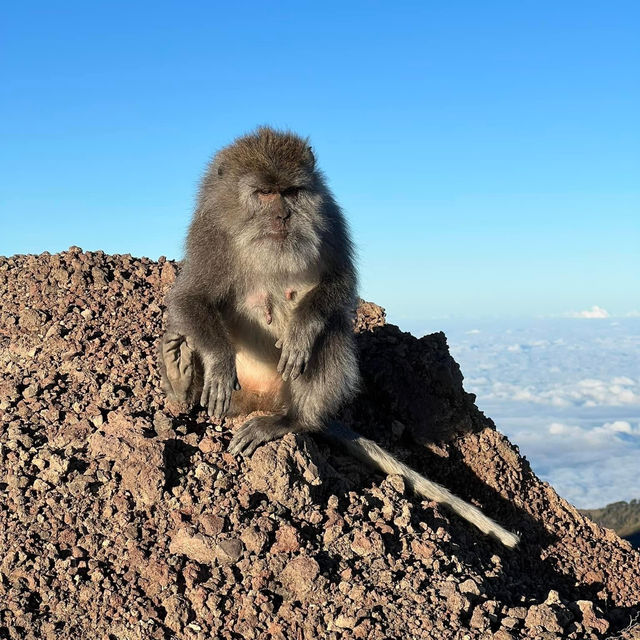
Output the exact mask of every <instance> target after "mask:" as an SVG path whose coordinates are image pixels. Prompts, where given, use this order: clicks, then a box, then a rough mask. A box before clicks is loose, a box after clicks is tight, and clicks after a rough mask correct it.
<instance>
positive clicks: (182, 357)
mask: <svg viewBox="0 0 640 640" xmlns="http://www.w3.org/2000/svg"><path fill="white" fill-rule="evenodd" d="M160 356H161V358H162V362H163V363H164V372H165V376H163V378H164V379H163V382H164V387H165V392H166V393H167V395H173V396H174V397H175V398H176V399H177V400H178V401H179V402H185V401H186V400H187V394H188V392H189V388H190V387H191V383H192V382H193V349H192V348H191V346H190V345H189V343H188V341H187V338H186V337H185V336H182V335H180V334H178V333H168V332H167V333H166V334H165V335H164V337H163V338H162V343H161V345H160Z"/></svg>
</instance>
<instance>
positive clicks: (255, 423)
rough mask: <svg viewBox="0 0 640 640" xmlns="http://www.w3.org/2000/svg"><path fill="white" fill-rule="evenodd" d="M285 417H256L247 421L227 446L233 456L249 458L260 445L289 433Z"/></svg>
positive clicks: (289, 428)
mask: <svg viewBox="0 0 640 640" xmlns="http://www.w3.org/2000/svg"><path fill="white" fill-rule="evenodd" d="M291 430H292V429H291V426H290V425H289V424H288V421H287V419H286V417H285V416H282V415H275V416H274V415H271V416H257V417H255V418H251V419H250V420H247V422H245V423H244V424H243V425H242V426H241V427H240V428H239V429H238V430H237V431H236V432H235V433H234V434H233V438H232V439H231V443H230V444H229V452H230V453H232V454H233V455H236V454H238V453H241V454H242V455H244V456H250V455H251V454H252V453H253V452H254V451H255V450H256V449H257V448H258V447H259V446H260V445H261V444H264V443H265V442H270V441H271V440H275V439H276V438H279V437H280V436H282V435H284V434H285V433H289V432H290V431H291Z"/></svg>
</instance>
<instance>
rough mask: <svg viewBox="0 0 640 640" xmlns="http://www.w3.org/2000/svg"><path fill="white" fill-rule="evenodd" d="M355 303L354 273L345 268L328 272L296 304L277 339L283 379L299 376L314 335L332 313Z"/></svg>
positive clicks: (279, 370)
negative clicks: (338, 271) (281, 334)
mask: <svg viewBox="0 0 640 640" xmlns="http://www.w3.org/2000/svg"><path fill="white" fill-rule="evenodd" d="M354 305H355V275H354V273H353V270H352V269H350V268H345V269H344V270H343V271H342V272H340V273H337V272H333V273H328V274H325V276H324V277H323V278H322V279H321V281H320V283H319V284H318V285H317V286H315V287H314V288H313V289H311V290H310V291H308V292H307V293H306V294H305V296H304V297H303V298H301V300H300V302H299V303H298V305H297V306H296V308H295V310H294V312H293V314H292V316H291V319H290V320H289V324H288V325H287V328H286V329H285V332H284V335H283V336H282V337H281V338H280V340H278V342H276V347H278V348H279V349H282V353H281V355H280V361H279V363H278V373H280V374H281V375H282V378H283V380H288V379H289V378H291V379H292V380H295V379H296V378H297V377H298V376H300V375H301V374H302V373H303V371H304V369H305V367H306V365H307V363H308V362H309V358H310V357H311V352H312V350H313V346H314V344H315V342H316V339H317V338H318V336H319V335H320V333H321V332H322V331H323V329H324V328H325V327H326V326H327V323H328V322H329V321H330V319H331V318H332V316H334V315H335V314H338V313H344V310H345V309H350V308H351V307H353V306H354Z"/></svg>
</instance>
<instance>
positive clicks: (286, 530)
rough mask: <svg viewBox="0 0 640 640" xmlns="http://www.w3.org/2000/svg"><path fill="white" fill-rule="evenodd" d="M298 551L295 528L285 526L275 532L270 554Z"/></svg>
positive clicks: (298, 543)
mask: <svg viewBox="0 0 640 640" xmlns="http://www.w3.org/2000/svg"><path fill="white" fill-rule="evenodd" d="M298 549H300V540H299V539H298V532H297V530H296V529H295V527H292V526H291V525H288V524H285V525H283V526H281V527H280V528H279V529H278V531H276V541H275V544H274V545H273V546H272V547H271V553H289V552H292V551H298Z"/></svg>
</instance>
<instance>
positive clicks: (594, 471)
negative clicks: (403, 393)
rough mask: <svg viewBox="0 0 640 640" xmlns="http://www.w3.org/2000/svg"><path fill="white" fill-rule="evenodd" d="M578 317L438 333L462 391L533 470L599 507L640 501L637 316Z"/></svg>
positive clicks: (575, 499) (573, 497)
mask: <svg viewBox="0 0 640 640" xmlns="http://www.w3.org/2000/svg"><path fill="white" fill-rule="evenodd" d="M591 311H593V310H591ZM582 317H583V316H580V318H575V319H574V318H556V319H544V320H535V321H530V322H527V323H522V322H521V323H515V322H510V323H507V322H506V321H502V322H496V321H492V322H489V321H486V322H484V323H482V324H478V323H474V324H473V325H470V324H467V325H466V326H464V325H458V326H456V325H452V326H449V327H447V326H446V325H445V326H444V327H442V328H443V329H444V330H445V332H446V333H447V337H448V339H449V344H450V347H451V352H452V355H453V356H454V358H455V359H456V360H457V361H458V362H459V363H460V366H461V369H462V373H463V374H464V376H465V383H464V384H465V388H466V389H467V390H468V391H471V392H473V393H475V394H476V395H477V396H478V399H477V404H478V406H479V407H480V408H481V409H482V410H483V411H485V412H486V413H487V415H489V416H491V418H493V419H494V421H495V422H496V424H497V426H498V428H499V429H500V430H501V431H503V432H504V433H506V434H507V435H508V436H509V438H510V439H511V441H512V442H514V443H515V444H518V446H519V447H520V450H521V452H522V453H523V454H524V455H526V456H527V458H528V459H529V461H530V462H531V464H532V467H533V469H534V470H535V471H536V473H537V474H538V475H540V477H542V478H543V479H544V480H546V481H548V482H550V483H551V484H552V485H553V486H554V487H555V489H556V490H557V491H558V492H559V493H560V495H562V496H563V497H565V498H567V499H568V500H569V501H570V502H572V503H573V504H575V505H576V506H578V507H598V506H604V505H605V504H608V503H610V502H615V501H617V500H630V499H632V498H640V481H639V480H638V473H637V468H638V464H639V462H638V461H639V460H640V319H638V318H631V317H630V318H616V320H615V321H612V320H610V319H609V320H606V318H605V321H604V322H593V323H592V322H583V321H582ZM592 317H595V316H592Z"/></svg>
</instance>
